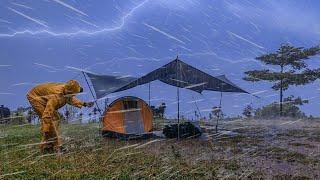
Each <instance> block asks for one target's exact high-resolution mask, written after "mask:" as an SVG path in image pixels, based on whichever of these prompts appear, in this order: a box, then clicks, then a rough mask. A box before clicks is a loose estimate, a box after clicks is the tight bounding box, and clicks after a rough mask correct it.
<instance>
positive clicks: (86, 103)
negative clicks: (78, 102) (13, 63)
mask: <svg viewBox="0 0 320 180" xmlns="http://www.w3.org/2000/svg"><path fill="white" fill-rule="evenodd" d="M93 105H94V103H93V102H85V103H83V106H84V107H92V106H93Z"/></svg>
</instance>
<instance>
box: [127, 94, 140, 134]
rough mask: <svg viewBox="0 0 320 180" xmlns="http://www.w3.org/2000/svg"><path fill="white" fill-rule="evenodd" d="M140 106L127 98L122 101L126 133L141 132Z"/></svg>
mask: <svg viewBox="0 0 320 180" xmlns="http://www.w3.org/2000/svg"><path fill="white" fill-rule="evenodd" d="M140 108H141V107H138V102H137V101H132V100H128V101H125V102H124V110H125V113H124V114H125V115H124V125H125V128H126V133H127V134H143V133H144V126H143V120H142V116H141V110H140Z"/></svg>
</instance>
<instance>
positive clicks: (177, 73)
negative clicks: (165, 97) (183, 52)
mask: <svg viewBox="0 0 320 180" xmlns="http://www.w3.org/2000/svg"><path fill="white" fill-rule="evenodd" d="M178 58H179V57H178V56H177V58H176V66H177V67H176V68H177V69H176V81H177V100H178V104H177V106H178V107H177V108H178V140H180V89H179V84H178V83H179V82H178V80H179V78H180V77H179V70H180V68H179V67H178V66H179V64H178V63H179V61H178Z"/></svg>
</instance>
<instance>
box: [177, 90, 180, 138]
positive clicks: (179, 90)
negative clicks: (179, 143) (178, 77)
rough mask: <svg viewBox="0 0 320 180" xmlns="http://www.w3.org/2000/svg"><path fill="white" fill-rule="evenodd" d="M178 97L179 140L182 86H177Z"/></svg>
mask: <svg viewBox="0 0 320 180" xmlns="http://www.w3.org/2000/svg"><path fill="white" fill-rule="evenodd" d="M177 99H178V140H179V139H180V88H179V87H178V88H177Z"/></svg>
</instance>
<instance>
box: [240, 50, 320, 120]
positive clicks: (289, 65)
mask: <svg viewBox="0 0 320 180" xmlns="http://www.w3.org/2000/svg"><path fill="white" fill-rule="evenodd" d="M319 53H320V47H319V46H315V47H311V48H303V47H294V46H291V45H289V44H283V45H281V47H280V48H279V49H278V50H277V51H276V52H275V53H270V54H265V55H262V56H259V57H257V58H256V59H257V60H259V61H261V62H262V63H264V64H266V65H272V66H277V67H278V70H273V71H271V70H270V69H263V70H253V71H247V72H245V74H246V77H244V78H243V79H244V80H246V81H252V82H254V81H261V80H263V81H269V82H273V83H274V84H273V86H272V89H274V90H276V91H279V93H280V100H279V101H280V103H279V104H280V116H282V112H283V92H284V91H286V90H287V89H288V88H289V86H292V85H295V86H298V85H305V84H308V83H310V82H313V81H315V80H316V79H317V78H318V74H319V72H320V71H319V69H314V70H311V69H309V68H308V65H307V63H306V62H305V60H307V59H309V58H310V57H311V56H315V55H317V54H319Z"/></svg>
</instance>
